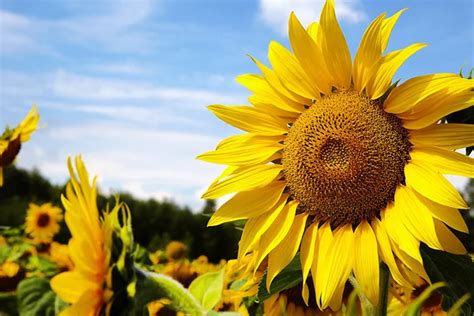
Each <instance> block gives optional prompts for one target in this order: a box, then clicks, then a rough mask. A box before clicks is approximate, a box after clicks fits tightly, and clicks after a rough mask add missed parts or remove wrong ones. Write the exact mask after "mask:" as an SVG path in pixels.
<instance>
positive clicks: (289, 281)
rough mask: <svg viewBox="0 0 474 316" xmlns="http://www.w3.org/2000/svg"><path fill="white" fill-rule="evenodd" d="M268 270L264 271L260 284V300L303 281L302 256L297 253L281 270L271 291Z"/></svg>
mask: <svg viewBox="0 0 474 316" xmlns="http://www.w3.org/2000/svg"><path fill="white" fill-rule="evenodd" d="M266 282H267V272H265V273H264V275H263V277H262V280H261V281H260V284H259V285H258V294H257V296H258V299H259V301H260V302H263V301H265V300H266V299H268V298H269V297H270V296H271V295H272V294H275V293H279V292H281V291H283V290H286V289H289V288H292V287H295V286H297V285H298V284H300V283H302V282H303V276H302V273H301V264H300V256H299V254H297V255H296V256H295V257H294V258H293V260H292V261H291V262H290V263H289V264H288V265H287V266H286V268H285V269H283V271H281V272H280V273H279V274H278V275H277V276H276V277H275V279H273V281H272V284H271V285H270V292H268V291H267V286H266Z"/></svg>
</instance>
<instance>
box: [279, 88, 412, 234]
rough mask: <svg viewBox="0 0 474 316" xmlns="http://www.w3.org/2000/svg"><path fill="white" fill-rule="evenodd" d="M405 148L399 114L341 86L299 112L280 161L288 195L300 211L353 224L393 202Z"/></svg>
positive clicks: (334, 222) (402, 178)
mask: <svg viewBox="0 0 474 316" xmlns="http://www.w3.org/2000/svg"><path fill="white" fill-rule="evenodd" d="M410 148H411V144H410V142H409V141H408V133H407V131H406V130H405V129H404V128H403V126H402V124H401V121H400V119H398V118H397V117H396V116H395V115H392V114H389V113H386V112H385V111H384V110H383V108H382V104H381V103H380V102H379V101H373V100H370V99H369V98H367V97H365V96H362V95H359V94H358V93H357V92H355V91H344V92H337V93H335V94H333V95H330V96H327V97H324V98H323V99H321V100H320V101H318V102H316V103H315V104H314V105H313V106H311V108H309V109H308V110H306V111H305V112H304V113H303V114H301V116H300V117H299V118H298V119H297V120H296V121H295V123H294V124H293V126H292V127H291V128H290V131H289V133H288V137H287V138H286V140H285V148H284V151H283V160H282V163H283V166H284V172H285V177H286V181H287V183H288V187H289V191H290V194H291V196H292V197H293V198H294V199H296V200H297V201H299V202H300V205H301V206H302V207H303V209H304V210H305V211H307V212H309V213H310V214H311V215H314V216H315V217H316V218H317V219H318V220H320V221H329V222H330V223H331V225H332V226H339V225H343V224H349V223H351V224H358V223H359V222H360V221H361V220H363V219H370V218H372V217H374V216H376V215H377V214H378V213H379V212H380V211H381V210H382V209H384V208H385V207H386V206H387V204H388V203H389V202H391V201H393V197H394V194H395V189H396V188H397V186H398V185H399V184H400V183H404V181H405V176H404V173H403V169H404V166H405V164H406V162H407V161H408V160H409V158H410V156H409V152H410Z"/></svg>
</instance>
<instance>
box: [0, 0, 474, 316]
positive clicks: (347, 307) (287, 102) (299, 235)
mask: <svg viewBox="0 0 474 316" xmlns="http://www.w3.org/2000/svg"><path fill="white" fill-rule="evenodd" d="M403 12H404V10H400V11H398V12H397V13H395V14H393V15H391V16H388V15H387V14H385V13H384V14H381V15H379V16H378V17H376V18H375V19H374V20H373V21H372V22H371V23H370V25H369V26H368V27H367V29H366V31H365V33H364V35H363V37H362V40H361V42H360V45H359V47H358V50H357V53H356V54H355V57H354V58H351V55H350V51H349V48H348V44H347V42H346V39H345V37H344V34H343V32H342V30H341V28H340V26H339V22H338V20H337V18H336V9H335V5H334V1H333V0H327V1H325V3H324V6H323V8H322V11H321V17H320V20H319V22H313V23H311V24H310V25H308V26H307V27H305V26H303V25H302V23H301V22H300V20H299V19H298V18H297V17H296V15H295V14H294V13H293V12H292V13H291V14H290V16H289V22H288V39H289V45H290V48H291V50H290V49H288V48H286V47H285V46H283V45H281V44H279V43H276V42H271V43H270V45H269V52H268V59H269V62H270V64H271V67H268V66H266V65H265V64H264V63H262V62H260V61H259V60H257V59H255V58H253V57H251V60H252V61H253V62H254V63H255V65H256V68H258V70H259V71H260V73H259V74H246V75H241V76H239V77H238V78H237V81H238V82H239V83H240V84H242V85H243V86H244V87H246V88H247V89H248V90H250V91H251V93H252V95H251V96H250V97H249V98H248V101H249V103H251V105H250V106H247V105H220V104H214V105H210V106H209V107H208V109H209V110H210V111H211V112H212V113H213V114H214V115H215V116H217V118H219V119H220V120H222V121H224V122H225V123H226V124H228V125H230V126H232V127H234V128H236V129H239V130H240V131H241V132H243V133H240V134H237V135H235V136H231V137H227V138H225V139H223V140H222V141H221V142H219V143H218V144H217V145H216V147H215V149H213V150H211V151H208V152H205V153H202V154H200V155H199V156H198V157H197V159H198V160H202V161H205V162H209V163H214V164H220V165H224V166H225V169H224V170H223V172H222V173H221V174H220V175H218V176H217V177H216V178H215V179H214V181H212V183H210V184H209V187H208V188H207V189H206V190H205V192H204V193H203V195H202V198H203V199H206V200H212V201H214V200H218V199H221V198H223V197H226V196H227V197H229V198H228V199H226V200H225V202H223V203H222V204H219V206H218V207H215V208H211V209H210V210H208V211H206V212H204V213H203V214H201V215H203V216H207V218H206V224H207V226H209V227H214V226H221V225H232V233H233V234H238V238H239V240H238V242H236V244H235V245H224V246H223V247H226V248H229V249H230V250H229V251H230V253H231V254H232V255H233V257H232V258H227V257H226V258H220V261H219V260H214V259H215V258H214V257H213V258H212V259H213V260H211V259H210V258H209V256H210V254H207V253H201V254H197V255H196V253H195V251H194V252H193V249H191V248H190V244H186V242H183V241H182V240H181V241H180V240H173V239H172V238H169V236H168V240H167V244H166V245H164V244H162V245H161V246H162V247H161V248H158V249H157V248H154V249H151V248H147V247H146V246H144V245H140V243H139V242H137V239H138V238H137V236H139V234H140V233H143V232H141V231H139V229H138V228H137V226H136V224H134V221H135V220H137V213H135V211H134V209H133V207H132V206H131V205H128V204H127V203H125V202H124V201H123V200H122V198H121V196H120V194H116V195H115V196H113V197H112V199H108V200H107V202H106V203H105V204H104V203H99V200H100V199H102V198H101V196H100V192H99V188H98V181H97V179H98V178H97V177H98V175H93V174H90V172H89V171H88V167H87V166H86V164H85V162H84V161H85V160H83V158H82V156H81V155H72V156H70V157H69V158H68V160H67V162H65V163H64V169H65V170H67V171H68V174H69V179H68V181H67V184H66V185H65V186H64V188H62V189H61V192H60V193H59V194H58V196H55V197H53V199H54V201H45V202H44V203H36V202H35V201H30V202H29V203H28V206H27V208H26V209H24V210H21V213H22V214H23V213H24V214H26V215H25V218H24V219H21V222H22V224H20V225H2V226H0V316H10V315H11V316H13V315H20V316H30V315H32V316H33V315H39V316H41V315H48V316H49V315H62V316H65V315H70V316H76V315H79V316H80V315H87V316H96V315H137V316H138V315H192V316H194V315H196V316H198V315H208V316H218V315H222V316H233V315H270V316H274V315H275V316H278V315H289V316H293V315H295V316H300V315H301V316H310V315H367V316H370V315H376V316H382V315H473V314H474V256H473V253H474V242H473V236H474V234H473V230H474V214H473V212H472V209H471V208H470V207H469V203H471V204H472V202H473V200H474V182H473V180H472V179H471V181H470V182H469V184H468V186H467V189H466V192H462V193H460V192H459V191H458V189H457V188H456V187H455V186H454V185H453V184H452V183H451V182H450V181H449V180H448V179H447V178H446V177H445V175H455V176H461V177H465V178H473V177H474V163H473V158H472V155H471V152H472V150H473V146H474V115H473V109H474V107H473V104H474V80H473V79H472V70H471V71H470V72H468V73H465V71H464V72H463V71H461V72H460V73H458V74H456V73H434V74H428V75H422V76H416V77H413V78H411V79H408V80H406V81H404V82H399V81H397V79H396V77H395V74H396V71H397V70H398V68H399V67H400V66H401V65H402V64H403V63H404V62H405V61H406V60H407V59H408V58H409V57H410V56H412V55H413V54H415V53H416V52H417V51H419V50H421V49H422V48H424V47H425V46H426V45H425V44H421V43H415V44H412V45H409V46H407V47H405V48H402V49H400V50H395V51H391V52H388V53H385V50H386V48H387V45H388V41H389V38H390V34H391V32H392V29H393V27H394V25H395V24H396V22H397V20H398V18H399V17H400V16H401V15H402V13H403ZM216 101H218V100H216ZM40 109H41V104H39V105H38V107H37V106H33V107H32V108H31V110H30V112H29V113H27V114H26V116H25V118H24V119H23V120H22V121H21V122H20V123H18V124H17V125H14V127H10V128H9V127H6V128H5V130H4V131H3V133H2V135H1V136H0V190H2V187H4V188H9V189H8V190H11V187H9V186H8V182H10V181H11V182H14V181H15V179H14V178H13V177H12V176H11V175H12V174H14V173H13V170H14V169H13V168H16V167H14V166H13V164H14V162H15V160H16V158H17V156H21V155H22V148H23V146H28V142H34V141H35V139H34V138H35V131H36V130H37V129H38V128H40V121H41V119H40ZM12 123H13V122H12ZM12 126H13V125H12ZM117 159H120V157H117ZM190 159H194V157H190ZM15 170H16V171H18V170H17V169H15ZM16 171H15V172H16ZM15 189H16V190H20V188H18V187H17V188H15ZM2 194H3V193H2V192H1V191H0V203H3V202H2V201H7V199H6V198H4V196H3V195H2ZM5 196H6V195H5ZM2 198H3V200H2ZM14 199H15V198H11V197H10V199H9V200H8V201H14ZM12 203H13V202H12ZM213 203H214V202H213ZM3 207H5V209H6V208H7V207H8V206H7V205H0V210H1V209H2V208H3ZM5 214H7V213H5ZM175 214H176V213H175ZM175 214H174V215H175ZM189 214H190V213H189ZM171 216H173V214H171ZM5 217H6V215H5ZM1 218H2V214H1V213H0V219H1ZM2 220H6V219H2ZM164 225H167V223H164ZM61 231H62V232H61ZM202 233H203V234H204V232H202ZM60 234H61V237H60ZM156 234H159V232H156ZM197 234H201V232H197V233H196V235H197ZM64 236H66V237H64ZM191 237H196V238H197V236H191ZM219 238H227V237H224V235H222V236H221V237H219V236H215V239H219ZM190 240H192V238H191V239H190ZM216 245H217V243H216ZM194 247H196V244H194ZM220 247H222V245H221V246H220ZM234 248H235V249H236V250H235V251H234V252H232V251H233V250H232V249H234ZM224 250H228V249H216V250H215V251H217V252H219V251H222V253H224ZM191 253H193V255H191Z"/></svg>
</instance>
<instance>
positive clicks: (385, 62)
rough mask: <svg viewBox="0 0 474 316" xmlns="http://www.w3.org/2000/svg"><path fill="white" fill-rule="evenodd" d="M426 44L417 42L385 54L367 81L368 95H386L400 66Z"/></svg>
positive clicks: (376, 97)
mask: <svg viewBox="0 0 474 316" xmlns="http://www.w3.org/2000/svg"><path fill="white" fill-rule="evenodd" d="M425 46H426V45H425V44H419V43H417V44H413V45H410V46H408V47H405V48H403V49H400V50H397V51H393V52H390V53H389V54H387V55H385V56H383V57H382V58H381V59H380V60H379V62H378V63H377V64H376V65H375V66H374V67H375V68H377V72H375V73H373V75H372V77H371V78H370V80H369V81H368V83H367V95H368V96H369V97H370V98H371V99H373V100H374V99H378V98H380V97H381V96H382V95H384V93H385V92H387V90H388V88H389V87H390V85H391V84H392V78H393V76H394V75H395V72H397V70H398V68H400V66H401V65H402V64H403V63H404V62H405V61H406V60H407V59H408V58H409V57H410V56H411V55H413V54H414V53H416V52H417V51H419V50H420V49H422V48H423V47H425Z"/></svg>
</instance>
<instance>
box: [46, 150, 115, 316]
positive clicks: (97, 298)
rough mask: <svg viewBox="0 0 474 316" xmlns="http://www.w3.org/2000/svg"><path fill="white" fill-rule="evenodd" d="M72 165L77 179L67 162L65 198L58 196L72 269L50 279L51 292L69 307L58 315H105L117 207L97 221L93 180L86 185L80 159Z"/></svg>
mask: <svg viewBox="0 0 474 316" xmlns="http://www.w3.org/2000/svg"><path fill="white" fill-rule="evenodd" d="M75 164H76V169H77V174H78V176H79V179H77V178H76V175H75V173H74V170H73V167H72V164H71V160H70V159H68V167H69V173H70V176H71V181H70V183H68V185H67V187H66V196H62V202H63V205H64V208H65V209H66V212H65V220H66V224H67V226H68V228H69V230H70V232H71V236H72V238H71V239H70V240H69V244H68V252H69V256H70V259H71V261H72V263H73V264H74V268H73V269H72V270H71V271H66V272H62V273H60V274H58V275H56V276H55V277H54V278H53V279H51V288H52V289H53V291H54V292H56V293H57V294H58V296H59V297H60V298H61V299H62V300H64V301H65V302H67V303H70V304H71V306H69V307H68V308H67V309H65V310H64V311H63V312H62V313H61V315H91V316H92V315H98V314H99V312H101V311H107V310H108V309H107V307H108V306H109V305H110V304H109V303H111V301H112V296H113V291H112V285H111V280H112V276H111V270H112V268H111V266H112V262H111V252H112V234H113V230H114V227H115V225H116V223H117V221H118V218H117V214H118V211H119V209H120V207H121V204H119V203H117V205H116V206H115V207H114V208H113V209H112V210H111V211H110V212H104V214H103V218H102V220H101V219H100V217H99V210H98V208H97V202H96V199H97V187H96V178H94V179H93V181H92V183H90V182H89V175H88V172H87V170H86V168H85V166H84V163H83V162H82V159H81V158H80V157H77V158H76V161H75ZM107 314H108V313H107Z"/></svg>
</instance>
